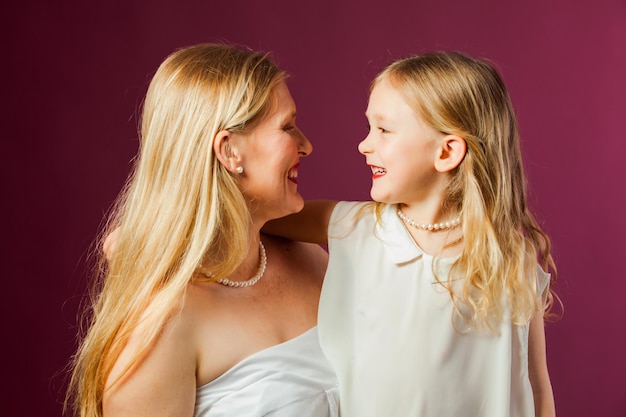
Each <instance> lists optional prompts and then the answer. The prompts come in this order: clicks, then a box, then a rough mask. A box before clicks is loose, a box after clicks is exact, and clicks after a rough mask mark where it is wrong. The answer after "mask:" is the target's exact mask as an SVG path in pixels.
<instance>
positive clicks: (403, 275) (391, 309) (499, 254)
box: [272, 53, 555, 417]
mask: <svg viewBox="0 0 626 417" xmlns="http://www.w3.org/2000/svg"><path fill="white" fill-rule="evenodd" d="M366 116H367V119H368V121H369V125H370V132H369V134H368V135H367V137H366V138H365V139H364V140H363V141H362V142H361V143H360V144H359V151H360V152H361V153H362V154H363V155H365V157H366V161H367V164H368V165H369V166H370V167H371V169H372V189H371V196H372V199H373V200H374V201H375V202H374V203H372V202H369V203H355V202H340V203H335V202H329V201H316V202H310V203H308V204H307V206H306V208H305V210H304V211H303V212H301V213H300V214H297V215H295V216H292V217H290V218H287V219H284V220H281V222H282V223H281V224H279V225H277V224H274V225H272V232H280V233H279V234H282V235H285V236H286V237H290V238H295V239H302V240H307V241H313V242H317V243H328V247H329V252H330V260H329V265H328V269H327V272H326V277H325V281H324V286H323V289H322V296H321V300H320V309H319V318H318V326H319V333H320V340H321V344H322V348H323V350H324V352H325V354H326V356H327V357H328V358H329V360H330V362H331V364H332V366H333V367H334V369H335V371H336V372H337V376H338V379H339V386H340V398H341V415H342V416H343V417H367V416H386V417H390V416H401V417H406V416H421V417H424V416H428V417H432V416H441V417H454V416H464V417H468V416H480V417H503V416H511V417H514V416H533V415H538V416H549V415H554V413H555V409H554V400H553V395H552V388H551V385H550V379H549V376H548V371H547V364H546V353H545V335H544V327H543V315H544V312H545V311H546V310H547V308H548V307H549V306H550V304H551V300H552V299H551V296H550V292H549V289H548V283H549V280H550V275H549V274H547V273H546V272H544V270H548V269H554V264H553V260H552V257H551V255H550V243H549V240H548V237H547V236H546V234H545V233H544V232H543V231H542V230H541V228H540V227H539V225H538V224H537V222H536V221H535V219H534V218H533V215H532V214H531V213H530V211H529V209H528V207H527V205H526V192H525V179H524V173H523V168H522V160H521V153H520V147H519V139H518V132H517V126H516V120H515V115H514V112H513V108H512V105H511V102H510V99H509V96H508V93H507V90H506V88H505V86H504V84H503V81H502V79H501V78H500V76H499V75H498V73H497V72H496V70H495V69H494V68H493V67H492V66H490V65H489V64H488V63H486V62H483V61H479V60H475V59H472V58H469V57H467V56H465V55H462V54H459V53H432V54H425V55H422V56H414V57H410V58H406V59H403V60H400V61H397V62H395V63H393V64H391V65H390V66H389V67H388V68H386V69H385V70H384V71H383V72H382V73H381V74H380V75H379V76H378V77H377V78H376V79H375V80H374V82H373V86H372V90H371V95H370V100H369V105H368V108H367V111H366ZM294 222H296V223H297V225H298V227H293V226H294V225H295V224H296V223H294ZM538 261H540V262H541V264H542V266H543V269H542V268H541V267H539V266H538V265H537V264H538Z"/></svg>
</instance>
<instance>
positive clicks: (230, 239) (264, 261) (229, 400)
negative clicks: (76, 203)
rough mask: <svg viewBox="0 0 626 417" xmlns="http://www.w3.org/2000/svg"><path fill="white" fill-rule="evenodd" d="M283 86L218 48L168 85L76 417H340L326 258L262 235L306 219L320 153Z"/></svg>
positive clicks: (127, 199)
mask: <svg viewBox="0 0 626 417" xmlns="http://www.w3.org/2000/svg"><path fill="white" fill-rule="evenodd" d="M285 78H286V75H285V73H283V72H282V71H281V70H279V69H278V68H277V67H276V66H275V65H274V64H273V63H272V62H271V61H270V60H269V59H268V58H267V57H266V56H264V55H262V54H259V53H254V52H249V51H244V50H240V49H236V48H233V47H229V46H224V45H212V44H207V45H198V46H193V47H189V48H185V49H182V50H180V51H177V52H175V53H174V54H172V55H171V56H170V57H168V58H167V59H166V60H165V61H164V62H163V64H162V65H161V66H160V68H159V69H158V71H157V73H156V74H155V76H154V78H153V80H152V82H151V84H150V87H149V89H148V93H147V96H146V100H145V104H144V110H143V120H142V129H141V150H140V155H139V159H138V161H137V165H136V169H135V172H134V173H133V175H132V176H131V178H130V180H129V182H128V185H127V187H126V190H125V192H124V193H123V195H122V197H121V198H120V200H119V203H118V206H117V209H116V211H115V214H114V216H113V219H112V221H111V222H110V227H111V229H110V230H113V229H114V228H117V227H119V236H118V238H117V241H116V244H115V251H114V252H113V253H112V254H111V257H110V259H109V262H108V266H107V268H106V273H105V274H104V275H105V276H104V277H103V280H102V283H101V286H100V288H99V289H98V292H97V296H96V298H95V301H94V303H93V307H92V308H93V314H92V320H91V322H90V326H89V329H88V332H87V334H86V336H85V338H84V340H83V341H82V343H81V346H80V349H79V351H78V353H77V355H76V358H75V367H74V372H73V375H72V381H71V387H70V389H71V391H70V392H71V393H72V395H73V396H74V398H75V407H76V411H77V415H80V416H101V415H104V416H117V417H119V416H126V415H128V416H131V415H132V416H139V415H147V416H171V415H176V416H185V415H187V416H191V415H195V416H222V415H233V416H261V415H272V416H294V415H298V416H322V417H324V416H331V415H335V413H336V409H337V406H336V402H335V397H334V392H335V391H334V390H335V386H336V381H335V377H334V375H333V373H332V371H331V370H330V367H329V365H328V363H327V362H326V359H325V358H324V356H323V354H322V353H321V350H320V348H319V344H318V341H317V330H316V327H315V325H316V316H317V305H318V300H319V292H320V288H321V283H322V279H323V274H324V270H325V267H326V262H327V256H326V253H325V252H324V251H323V250H322V249H321V248H319V247H318V246H316V245H308V244H304V243H296V242H290V241H285V240H281V239H278V238H273V237H268V236H261V235H260V229H261V227H262V226H263V224H264V223H265V222H267V221H268V220H271V219H275V218H278V217H281V216H285V215H287V214H290V213H295V212H297V211H299V210H301V209H302V207H303V204H304V203H303V200H302V197H301V196H300V195H299V194H298V192H297V176H298V166H299V160H300V158H301V157H304V156H307V155H308V154H309V153H310V152H311V151H312V147H311V144H310V143H309V141H308V140H307V138H306V137H305V136H304V135H303V134H302V132H300V130H299V129H298V128H297V126H296V107H295V104H294V102H293V99H292V98H291V95H290V93H289V90H288V88H287V86H286V84H285Z"/></svg>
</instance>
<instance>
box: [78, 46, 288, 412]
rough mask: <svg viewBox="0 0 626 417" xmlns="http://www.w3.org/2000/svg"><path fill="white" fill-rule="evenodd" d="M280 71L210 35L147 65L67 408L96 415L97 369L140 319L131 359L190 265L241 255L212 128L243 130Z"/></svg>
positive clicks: (240, 232) (159, 322)
mask: <svg viewBox="0 0 626 417" xmlns="http://www.w3.org/2000/svg"><path fill="white" fill-rule="evenodd" d="M285 78H286V75H285V73H284V72H282V71H281V70H280V69H279V68H277V66H276V65H275V64H274V63H272V62H271V61H270V59H269V58H268V57H267V55H265V54H261V53H257V52H252V51H248V50H243V49H239V48H235V47H231V46H226V45H216V44H203V45H196V46H191V47H187V48H184V49H181V50H179V51H177V52H175V53H173V54H172V55H170V56H169V57H168V58H167V59H166V60H165V61H164V62H163V63H162V64H161V66H160V67H159V69H158V70H157V72H156V74H155V75H154V77H153V79H152V81H151V83H150V86H149V89H148V92H147V95H146V99H145V102H144V106H143V115H142V123H141V142H140V152H139V158H138V160H137V161H136V164H135V170H134V173H133V174H132V175H131V176H130V178H129V181H128V183H127V185H126V187H125V189H124V191H123V192H122V194H121V196H120V198H119V199H118V203H117V204H116V207H115V209H114V213H113V215H112V216H111V220H110V221H109V227H108V231H106V232H105V233H104V235H106V234H108V233H110V232H111V231H112V230H113V229H115V228H117V227H118V226H119V227H121V229H120V235H119V239H118V242H117V246H116V249H115V252H114V254H113V256H112V258H111V259H110V261H109V262H108V265H107V264H106V262H105V261H104V260H103V261H101V268H100V270H101V274H100V275H101V279H100V280H99V282H98V283H97V284H96V288H95V291H94V296H93V300H92V305H91V312H90V313H91V314H90V318H89V323H88V331H87V333H86V335H85V337H84V339H83V340H82V342H81V344H80V347H79V350H78V352H77V354H76V356H75V358H74V362H73V373H72V378H71V381H70V390H69V391H68V392H69V393H70V396H69V399H68V401H69V400H70V399H71V400H72V401H73V405H74V408H75V412H76V414H77V415H80V416H89V417H92V416H100V415H102V398H103V393H104V387H105V384H106V383H107V378H108V376H109V374H110V372H111V369H112V367H113V364H114V363H115V361H116V360H117V359H118V356H119V354H120V352H121V350H122V349H123V348H124V346H125V344H126V342H127V340H128V337H129V335H130V334H131V333H132V332H133V330H134V329H136V328H137V326H138V325H139V324H140V323H141V325H142V328H145V329H147V331H146V332H145V333H144V338H143V340H142V343H141V345H140V346H142V347H143V348H142V350H140V351H139V352H137V353H136V354H135V356H134V358H133V360H132V361H131V362H132V364H134V363H136V362H137V361H138V358H139V357H140V356H141V354H142V353H144V352H145V351H146V350H147V349H148V348H149V346H150V345H151V343H153V342H154V340H155V338H156V337H157V335H158V334H159V331H160V330H161V328H162V327H163V325H164V323H165V321H166V320H167V319H168V318H169V317H170V316H171V315H172V313H173V312H174V311H175V309H177V308H179V307H180V305H181V302H182V299H183V296H184V292H185V289H186V287H187V285H188V284H189V282H190V281H191V280H192V277H194V275H195V276H197V272H198V268H199V265H201V264H202V265H209V267H210V270H211V272H212V274H213V276H212V279H218V278H220V277H223V276H227V275H230V274H231V273H232V272H233V271H234V270H235V269H236V268H237V266H238V265H239V264H240V263H241V261H242V259H243V256H244V255H245V253H246V251H247V247H248V240H249V225H250V214H249V212H248V208H247V205H246V201H245V199H244V197H243V195H242V193H241V191H240V190H239V188H238V187H237V184H236V181H235V179H234V178H233V177H232V176H231V174H230V173H229V172H228V170H227V169H226V168H225V167H224V166H223V165H222V164H221V163H219V161H218V160H217V158H216V156H215V154H214V152H213V141H214V139H215V137H216V134H217V133H218V132H220V131H222V130H228V131H230V132H235V133H246V132H248V131H250V130H251V129H253V128H254V127H255V126H256V125H257V124H258V123H259V122H260V121H261V120H262V119H263V118H264V117H265V116H266V115H267V114H268V112H269V111H270V110H271V108H272V106H273V105H274V94H273V90H274V88H275V87H276V86H277V85H278V84H279V83H280V82H282V81H284V80H285ZM132 364H131V365H129V366H128V368H127V369H126V371H128V369H129V368H131V367H132Z"/></svg>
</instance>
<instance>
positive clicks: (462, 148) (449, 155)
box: [435, 135, 467, 172]
mask: <svg viewBox="0 0 626 417" xmlns="http://www.w3.org/2000/svg"><path fill="white" fill-rule="evenodd" d="M440 143H441V146H440V148H439V153H438V155H437V160H436V161H435V169H436V170H437V171H439V172H449V171H452V170H453V169H454V168H456V167H458V166H459V164H460V163H461V162H463V158H465V152H467V143H465V139H463V138H462V137H460V136H457V135H446V136H444V137H443V138H442V139H441V142H440Z"/></svg>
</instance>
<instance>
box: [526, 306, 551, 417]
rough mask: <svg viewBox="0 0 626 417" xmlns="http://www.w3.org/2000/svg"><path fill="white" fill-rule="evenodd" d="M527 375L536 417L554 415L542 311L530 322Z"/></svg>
mask: <svg viewBox="0 0 626 417" xmlns="http://www.w3.org/2000/svg"><path fill="white" fill-rule="evenodd" d="M528 375H529V377H530V385H531V386H532V390H533V396H534V399H535V415H536V416H537V417H553V416H555V415H556V410H555V406H554V396H553V394H552V384H551V383H550V375H549V374H548V362H547V359H546V335H545V331H544V327H543V311H539V312H537V313H535V315H534V316H533V318H532V320H531V321H530V330H529V335H528Z"/></svg>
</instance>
